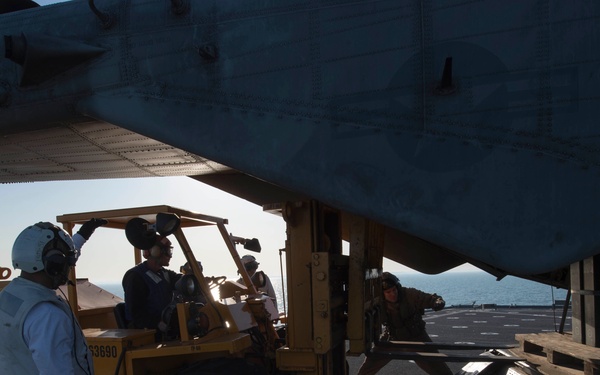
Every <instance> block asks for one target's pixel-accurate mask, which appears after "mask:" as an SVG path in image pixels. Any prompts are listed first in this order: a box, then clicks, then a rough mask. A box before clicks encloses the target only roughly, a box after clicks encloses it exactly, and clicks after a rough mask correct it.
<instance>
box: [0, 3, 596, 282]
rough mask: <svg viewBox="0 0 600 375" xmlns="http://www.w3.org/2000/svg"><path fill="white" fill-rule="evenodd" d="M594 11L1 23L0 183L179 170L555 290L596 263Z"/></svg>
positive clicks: (205, 15)
mask: <svg viewBox="0 0 600 375" xmlns="http://www.w3.org/2000/svg"><path fill="white" fill-rule="evenodd" d="M599 14H600V4H599V3H596V2H576V3H573V2H565V1H560V0H556V1H524V0H520V1H505V0H487V1H477V2H465V1H451V0H448V1H416V0H411V1H398V0H390V1H383V0H382V1H367V0H364V1H356V0H353V1H349V0H323V1H300V0H271V1H234V0H230V1H200V0H198V1H195V0H171V1H167V0H161V1H159V0H143V1H142V0H130V1H123V0H106V1H99V0H98V1H95V2H94V1H70V2H66V3H60V4H54V5H48V6H42V7H34V8H31V9H23V10H15V11H13V12H9V13H5V14H3V15H0V30H1V32H2V34H3V35H4V37H3V39H2V42H0V45H1V48H0V50H2V51H3V56H4V58H2V59H0V134H1V135H2V137H1V138H0V182H3V183H14V182H30V181H50V180H83V179H104V178H119V177H148V176H172V175H185V176H190V177H191V178H194V179H196V180H198V181H201V182H204V183H207V184H210V185H213V186H215V187H218V188H219V189H222V190H225V191H228V192H230V193H232V194H235V195H237V196H240V197H243V198H245V199H248V200H249V201H252V202H255V203H257V204H261V205H264V204H270V203H275V202H281V201H285V200H294V199H303V198H306V197H309V198H312V199H317V200H319V201H322V202H324V203H326V204H328V205H330V206H332V207H336V208H339V209H341V210H343V211H346V212H350V213H353V214H357V215H360V216H363V217H366V218H368V219H371V220H374V221H377V222H379V223H381V224H383V225H385V226H386V229H387V230H386V239H385V243H386V250H385V256H386V257H388V258H390V259H392V260H396V261H399V262H401V263H403V264H406V265H408V266H410V267H412V268H415V269H417V270H419V271H422V272H426V273H439V272H443V271H445V270H447V269H450V268H453V267H455V266H458V265H460V264H462V263H464V262H470V263H472V264H474V265H476V266H478V267H480V268H482V269H484V270H486V271H488V272H491V273H493V274H495V275H497V276H498V277H501V276H503V275H505V274H514V275H517V276H521V277H528V278H533V279H536V280H541V281H544V282H548V283H551V284H554V285H561V286H565V285H566V284H565V277H566V274H565V272H566V271H565V270H566V268H565V267H567V266H568V265H569V264H571V263H573V262H576V261H579V260H581V259H584V258H588V257H590V256H593V255H595V254H598V253H599V252H600V230H598V224H599V223H600V204H599V203H600V189H599V188H598V187H599V186H600V173H599V172H600V170H599V150H600V137H599V136H600V131H599V130H598V108H600V96H599V95H598V87H600V74H599V72H600V70H599V67H600V64H599V54H600V52H599V50H598V48H597V47H596V46H597V41H598V40H599V39H600V28H598V27H597V25H598V17H599V16H598V15H599Z"/></svg>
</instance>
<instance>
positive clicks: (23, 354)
mask: <svg viewBox="0 0 600 375" xmlns="http://www.w3.org/2000/svg"><path fill="white" fill-rule="evenodd" d="M24 296H26V298H25V299H24V298H22V297H24ZM41 302H51V303H53V304H54V305H55V306H58V307H59V308H60V309H62V310H63V311H65V312H66V314H67V315H66V316H67V317H68V316H72V312H71V310H70V307H69V305H68V304H67V303H66V302H65V301H64V300H61V299H59V298H58V296H57V295H56V293H55V291H53V290H52V289H49V288H46V287H44V286H43V285H40V284H37V283H35V282H32V281H29V280H25V279H23V278H20V277H18V278H16V279H14V280H12V281H11V282H10V284H8V285H7V286H6V287H5V288H4V289H3V290H2V291H1V292H0V338H1V339H0V368H2V369H3V371H2V374H32V375H33V374H39V372H40V371H39V370H38V368H37V367H36V365H35V363H34V362H33V357H32V355H31V351H30V350H29V348H28V347H27V345H26V344H25V341H24V339H23V323H24V321H25V318H26V317H27V314H28V313H29V311H30V310H31V309H32V308H33V307H34V306H35V305H37V304H38V303H41ZM74 331H75V332H74V333H73V334H74V335H76V336H75V337H74V338H75V343H76V344H77V346H76V347H75V348H73V349H74V351H75V356H74V357H73V358H72V360H73V368H74V370H75V374H86V375H93V373H94V368H93V363H92V357H91V355H90V354H89V353H88V349H87V346H86V344H85V338H84V336H83V332H82V331H81V329H80V328H79V325H78V324H75V326H74ZM49 340H51V338H49ZM88 361H89V362H88ZM78 363H80V364H83V365H84V366H85V365H87V366H85V367H88V368H89V372H88V371H85V370H88V369H85V370H84V369H82V368H81V367H80V366H79V365H78ZM90 373H91V374H90Z"/></svg>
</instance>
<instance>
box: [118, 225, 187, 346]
mask: <svg viewBox="0 0 600 375" xmlns="http://www.w3.org/2000/svg"><path fill="white" fill-rule="evenodd" d="M143 256H144V258H145V259H146V260H145V261H144V262H142V263H140V264H138V265H137V266H135V267H133V268H131V269H130V270H128V271H127V272H126V273H125V276H124V277H123V290H124V291H125V311H126V317H127V320H128V321H129V328H150V329H157V337H156V338H157V340H159V339H160V338H161V337H162V334H161V332H166V331H167V328H168V327H167V326H166V324H168V323H169V322H163V321H162V320H163V319H162V313H163V310H164V309H165V307H167V306H168V305H169V304H170V303H171V301H172V300H173V290H174V289H175V283H176V282H177V281H178V280H179V279H180V278H181V274H177V273H175V272H174V271H171V270H168V269H166V268H164V267H166V266H168V265H169V262H170V261H171V257H172V256H173V247H172V246H171V242H170V241H169V240H168V239H167V238H166V237H162V236H157V239H156V243H155V245H154V246H152V247H151V248H150V249H147V250H143Z"/></svg>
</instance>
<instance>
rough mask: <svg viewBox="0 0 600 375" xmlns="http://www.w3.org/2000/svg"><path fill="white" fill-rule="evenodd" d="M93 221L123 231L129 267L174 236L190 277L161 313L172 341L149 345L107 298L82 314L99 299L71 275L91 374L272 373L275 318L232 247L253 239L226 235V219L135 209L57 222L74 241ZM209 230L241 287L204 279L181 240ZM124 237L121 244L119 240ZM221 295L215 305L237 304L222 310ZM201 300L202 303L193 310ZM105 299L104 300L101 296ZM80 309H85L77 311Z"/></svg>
mask: <svg viewBox="0 0 600 375" xmlns="http://www.w3.org/2000/svg"><path fill="white" fill-rule="evenodd" d="M91 218H103V219H106V220H108V224H106V225H105V226H104V227H108V228H114V229H121V230H124V231H125V232H126V233H125V234H126V236H127V238H128V239H129V242H130V243H131V244H132V245H133V246H134V248H135V249H136V251H135V264H138V263H140V262H141V261H142V258H141V251H140V249H141V248H148V247H147V246H146V245H147V244H148V241H150V242H151V241H153V240H154V238H155V236H156V235H157V234H160V235H162V236H165V237H166V236H169V235H174V237H175V238H176V239H177V242H178V244H179V246H180V248H181V250H182V251H183V253H184V255H185V258H186V260H187V262H188V264H189V265H190V266H191V270H192V274H186V275H184V276H183V277H182V279H181V280H180V282H179V283H178V288H177V291H176V292H175V296H176V298H174V300H173V303H172V305H170V306H168V307H167V308H166V309H165V311H164V312H163V317H164V319H163V321H166V323H167V324H170V325H171V327H170V328H173V327H175V328H176V329H178V332H176V333H175V335H174V337H172V339H170V340H163V341H160V342H155V331H154V330H147V329H128V328H126V327H125V324H124V320H125V318H124V308H123V306H124V303H123V302H122V300H120V299H118V298H113V299H112V300H113V303H112V304H111V302H108V306H101V305H100V306H98V304H95V306H94V307H89V308H85V309H82V304H81V303H80V302H79V299H81V298H87V297H89V295H90V294H92V295H93V298H94V299H96V298H97V296H98V295H102V293H101V291H98V290H97V288H94V286H93V284H92V285H90V284H89V283H88V282H87V281H85V280H77V278H76V275H75V270H74V269H73V270H72V271H71V274H70V278H71V281H72V283H69V285H67V286H66V287H65V288H67V293H68V299H69V304H70V305H71V308H72V310H73V312H74V313H75V314H76V316H77V318H78V320H79V322H80V325H81V326H82V328H83V330H84V334H85V336H86V339H87V342H88V345H89V348H90V351H91V352H92V355H93V356H94V369H95V372H96V374H121V375H125V374H126V375H141V374H205V373H206V374H209V373H212V374H218V373H223V374H225V373H236V372H239V371H238V370H239V369H244V370H243V371H244V372H245V373H247V374H253V373H256V374H266V373H268V372H269V371H270V370H269V369H270V368H272V367H273V362H274V354H273V355H268V353H274V352H275V349H276V348H277V346H281V340H280V339H279V336H278V334H277V332H276V330H275V326H274V321H276V320H278V319H279V314H278V312H277V310H276V309H275V307H274V305H273V303H272V302H271V300H270V298H268V297H266V296H262V295H261V294H258V293H257V289H256V287H255V283H257V282H258V281H257V280H251V279H250V277H249V276H248V273H247V272H246V270H245V268H244V267H243V264H242V263H241V260H240V258H239V255H238V252H237V250H236V244H243V245H244V247H245V248H246V249H249V250H252V248H253V246H260V245H259V243H258V240H256V239H244V238H241V237H235V236H232V235H230V234H228V232H227V229H226V227H225V225H226V224H227V220H226V219H222V218H219V217H214V216H208V215H203V214H199V213H195V212H190V211H186V210H182V209H179V208H174V207H171V206H151V207H137V208H130V209H118V210H109V211H95V212H85V213H75V214H67V215H61V216H58V217H57V221H58V222H59V223H61V224H62V226H63V227H64V229H65V230H66V231H67V232H69V233H71V234H72V231H73V228H74V227H75V226H76V225H79V224H83V223H85V222H86V221H87V220H89V219H91ZM200 226H214V227H215V228H216V229H217V230H218V231H219V232H220V233H221V235H222V237H223V240H224V241H225V244H226V245H227V248H228V249H229V253H230V254H229V255H230V256H231V257H232V258H233V260H234V262H235V264H236V266H237V268H238V272H239V273H240V275H241V277H242V278H243V280H244V284H245V285H248V287H246V286H245V285H242V284H238V283H235V282H232V281H227V280H225V277H205V276H204V275H203V273H202V270H201V269H200V267H199V265H198V262H197V261H196V258H195V256H194V253H193V251H192V249H191V247H190V245H189V243H188V241H187V239H186V236H185V234H184V229H187V228H193V227H200ZM124 237H125V236H124ZM214 287H219V288H220V293H221V298H223V299H225V298H229V299H231V298H232V297H237V298H236V300H237V301H239V302H230V303H228V304H224V303H221V302H218V301H217V300H215V298H214V296H213V293H212V291H211V289H212V288H214ZM199 293H202V295H203V296H204V301H203V302H204V303H197V302H195V300H196V298H195V297H196V296H197V295H198V294H199ZM105 294H106V293H105ZM83 305H84V306H89V305H91V304H90V303H88V304H83Z"/></svg>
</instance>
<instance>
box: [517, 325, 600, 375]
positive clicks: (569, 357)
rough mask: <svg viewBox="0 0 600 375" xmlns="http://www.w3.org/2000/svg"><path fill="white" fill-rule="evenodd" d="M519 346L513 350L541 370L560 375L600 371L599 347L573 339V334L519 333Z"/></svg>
mask: <svg viewBox="0 0 600 375" xmlns="http://www.w3.org/2000/svg"><path fill="white" fill-rule="evenodd" d="M515 338H516V340H517V341H518V342H519V344H520V347H519V349H512V350H511V352H513V353H515V354H516V355H518V356H522V357H525V358H526V359H527V360H528V361H529V362H531V363H533V364H535V365H537V366H538V369H539V370H540V371H541V372H542V373H546V374H557V375H562V374H566V375H573V374H581V373H582V372H583V374H584V375H600V348H595V347H590V346H587V345H584V344H579V343H576V342H573V338H572V336H571V335H570V334H559V333H555V332H554V333H532V334H517V335H515Z"/></svg>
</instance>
